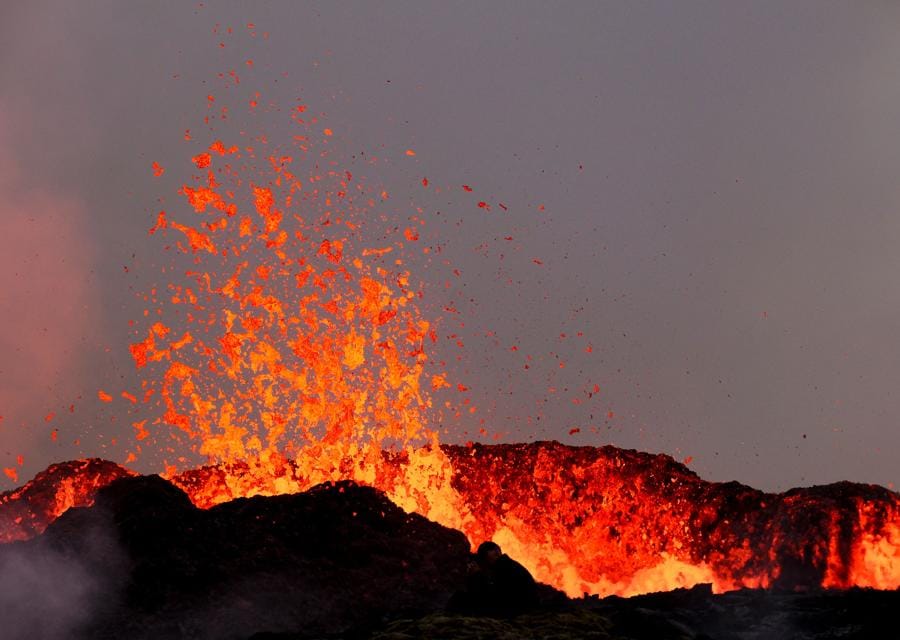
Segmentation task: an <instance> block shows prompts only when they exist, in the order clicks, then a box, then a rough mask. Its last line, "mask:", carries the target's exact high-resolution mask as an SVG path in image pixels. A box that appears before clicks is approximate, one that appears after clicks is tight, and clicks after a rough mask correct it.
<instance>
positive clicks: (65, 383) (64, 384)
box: [0, 104, 95, 453]
mask: <svg viewBox="0 0 900 640" xmlns="http://www.w3.org/2000/svg"><path fill="white" fill-rule="evenodd" d="M16 120H17V122H18V125H21V122H20V120H21V117H20V116H17V118H16ZM10 126H11V119H8V118H5V117H4V112H3V105H2V104H0V291H2V292H3V293H2V296H0V416H3V419H2V420H0V433H2V441H3V444H4V446H5V449H6V452H10V451H11V452H13V453H19V452H21V451H22V449H23V448H24V447H25V446H26V445H27V440H28V439H29V435H28V432H27V431H23V430H21V429H18V428H17V427H18V426H19V425H21V424H23V423H26V422H27V423H30V424H33V423H34V422H35V421H38V420H40V421H42V420H43V419H44V418H47V419H50V420H52V418H51V417H50V414H51V413H52V412H54V411H58V410H59V407H60V405H61V404H63V403H66V402H67V401H68V400H69V395H68V394H69V393H70V392H71V391H70V389H69V388H68V387H70V386H71V385H72V384H73V381H72V379H73V378H75V377H76V376H74V375H73V374H72V366H73V364H74V362H75V361H76V358H77V356H78V354H79V352H80V349H81V347H82V343H83V342H84V338H85V335H86V334H87V333H88V330H89V328H90V326H91V322H92V320H91V308H92V303H91V301H92V298H93V294H92V286H91V279H92V262H93V257H94V253H95V252H94V249H93V246H92V243H91V240H90V237H89V232H88V229H87V226H88V225H87V224H86V219H87V217H86V216H85V212H84V207H83V206H82V205H81V204H80V203H79V201H77V200H76V199H74V198H72V197H69V196H67V195H66V194H63V193H60V192H59V191H58V190H56V189H54V188H53V187H52V186H50V185H41V184H40V179H39V177H36V176H25V175H24V174H23V172H22V169H21V167H20V166H19V163H18V162H17V160H16V157H15V152H14V148H13V145H11V144H10V143H9V141H10V138H11V131H10Z"/></svg>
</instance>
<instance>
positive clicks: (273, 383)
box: [0, 105, 900, 596]
mask: <svg viewBox="0 0 900 640" xmlns="http://www.w3.org/2000/svg"><path fill="white" fill-rule="evenodd" d="M291 113H292V119H293V122H294V123H295V126H297V127H298V130H297V132H296V135H294V136H293V138H292V140H293V142H292V146H291V148H290V149H288V150H282V149H270V148H269V147H268V142H267V141H266V139H265V138H264V137H262V136H260V137H259V138H256V139H254V140H253V141H252V142H251V141H249V140H241V141H240V142H241V144H240V145H238V144H234V143H231V142H228V143H225V142H222V141H214V142H213V143H212V144H209V145H206V146H204V147H202V148H198V149H195V150H194V152H193V170H192V171H193V174H194V175H193V177H192V178H191V179H190V180H189V181H188V183H187V184H184V185H183V186H182V188H181V195H182V196H183V197H184V199H185V201H186V205H187V206H183V208H182V210H180V211H174V212H172V211H163V212H159V213H158V215H157V217H156V225H155V226H154V227H153V229H152V230H151V233H152V234H154V236H155V237H157V238H158V237H159V236H164V237H165V238H166V240H167V241H172V242H173V244H172V245H170V246H171V247H174V248H176V249H178V250H180V253H179V254H178V255H179V256H180V257H179V260H183V261H184V266H185V268H184V270H183V272H182V274H183V275H182V276H178V277H177V278H174V279H173V280H172V281H171V282H168V283H167V284H166V285H165V287H164V288H163V287H160V288H158V289H157V290H154V291H153V292H151V293H150V294H148V296H147V301H148V309H147V311H146V313H145V316H146V317H147V318H151V319H152V320H150V323H149V326H145V327H144V329H143V330H142V334H141V335H140V336H139V337H138V339H137V340H136V342H135V343H134V344H133V345H132V346H131V354H132V356H133V358H134V361H135V363H136V366H137V367H138V369H139V371H140V372H141V375H142V377H143V388H142V389H140V390H139V392H136V393H130V392H127V391H125V392H123V396H125V397H126V398H128V399H130V400H131V401H132V402H133V403H135V404H136V405H137V409H135V411H138V410H140V411H142V412H143V413H144V414H145V415H149V416H151V417H149V418H146V419H143V420H139V421H136V422H135V423H134V429H135V435H136V440H137V442H136V446H135V448H134V451H133V452H132V453H131V454H130V455H129V458H128V460H127V461H126V463H129V462H132V461H134V460H136V459H137V458H138V457H140V456H143V455H146V454H147V453H148V451H154V452H158V451H163V452H166V453H167V454H168V455H169V456H170V458H169V461H168V462H167V463H166V464H165V474H164V475H165V477H166V478H167V479H169V480H170V481H171V482H172V483H174V484H175V485H177V486H179V487H181V488H182V489H183V490H185V492H186V493H187V494H188V495H189V497H190V498H191V500H192V501H193V502H194V503H195V504H196V505H197V506H200V507H209V506H212V505H215V504H218V503H221V502H225V501H228V500H232V499H234V498H238V497H245V496H253V495H274V494H283V493H290V492H297V491H303V490H305V489H308V488H309V487H311V486H313V485H316V484H318V483H321V482H324V481H329V480H339V479H350V480H354V481H356V482H358V483H362V484H367V485H371V486H374V487H376V488H378V489H380V490H382V491H384V492H385V494H386V495H387V496H388V497H389V498H390V499H391V500H393V501H394V502H395V503H397V504H398V505H400V506H401V507H403V508H404V509H406V510H409V511H416V512H418V513H420V514H422V515H424V516H426V517H428V518H430V519H432V520H435V521H437V522H439V523H441V524H444V525H446V526H449V527H454V528H457V529H459V530H461V531H463V532H464V533H465V534H466V535H467V536H468V538H469V540H470V542H471V543H472V544H473V545H477V544H478V543H479V542H480V541H482V540H485V539H494V540H496V541H497V542H499V543H500V544H501V545H502V546H503V548H504V550H505V551H507V552H508V553H510V554H511V555H512V556H514V557H516V558H517V559H519V560H520V561H521V562H522V563H523V564H525V565H526V566H527V567H528V568H529V569H530V570H531V571H532V572H533V573H534V575H535V577H536V578H538V579H539V580H541V581H544V582H547V583H549V584H552V585H554V586H556V587H558V588H560V589H563V590H564V591H566V592H567V593H568V594H570V595H575V596H577V595H581V594H582V593H584V592H590V593H600V594H621V595H632V594H638V593H645V592H650V591H658V590H667V589H673V588H677V587H684V586H691V585H694V584H697V583H712V584H713V585H714V587H715V589H717V590H719V591H723V590H729V589H735V588H740V587H819V586H821V587H849V586H853V585H858V586H871V587H876V588H881V589H894V588H897V587H900V497H898V495H897V494H895V493H893V492H890V491H888V490H886V489H882V488H879V487H873V486H867V485H854V484H849V483H842V484H836V485H830V486H827V487H818V488H812V489H798V490H793V491H788V492H786V493H782V494H766V493H763V492H760V491H756V490H753V489H751V488H748V487H745V486H743V485H739V484H737V483H729V484H715V483H708V482H705V481H703V480H701V479H700V478H698V477H697V476H696V475H695V474H694V473H692V472H691V471H689V470H688V469H687V468H685V467H684V466H683V465H680V464H678V463H676V462H675V461H674V460H672V459H671V458H670V457H668V456H663V455H650V454H643V453H638V452H634V451H626V450H620V449H616V448H614V447H602V448H594V447H569V446H565V445H561V444H558V443H546V442H545V443H534V444H528V445H525V444H522V445H471V446H448V445H441V444H440V443H439V441H438V437H437V433H436V432H435V431H434V430H433V428H430V427H429V425H433V424H436V423H437V420H436V419H435V415H436V412H437V411H438V409H440V410H441V411H444V410H446V411H447V412H449V413H450V414H454V413H456V414H458V413H460V412H461V409H460V408H459V407H457V406H455V405H454V404H453V403H452V402H450V401H447V402H446V403H444V404H442V406H441V407H435V406H433V393H434V392H436V391H438V390H440V389H442V388H445V387H450V386H451V385H450V383H449V381H448V379H447V378H448V375H447V373H446V372H445V371H443V370H442V367H441V366H439V363H434V362H432V361H431V360H429V349H430V348H431V345H432V344H433V343H434V342H436V341H437V340H438V332H437V331H436V328H435V323H436V322H437V319H436V318H428V317H426V316H427V314H426V313H424V312H423V310H422V306H421V305H422V303H421V301H422V299H423V298H425V297H426V285H425V284H424V283H421V282H419V281H417V279H416V277H415V276H414V274H413V270H412V268H411V267H410V265H414V264H416V263H417V260H422V259H423V256H428V254H429V252H430V251H431V249H430V248H429V246H426V243H424V242H423V241H422V240H420V238H421V237H422V233H421V232H422V230H423V229H424V225H425V222H424V218H423V215H422V213H421V211H416V210H415V208H414V207H413V208H412V209H411V210H410V212H409V214H408V215H407V216H406V217H405V219H403V221H402V222H398V220H397V215H398V214H397V212H396V210H392V209H390V208H389V207H390V206H392V205H389V197H390V196H389V194H388V193H387V192H386V191H384V190H383V189H380V188H377V187H371V186H369V185H367V184H366V183H365V181H364V180H362V179H360V178H359V177H356V176H354V175H353V172H351V171H349V170H348V169H347V168H345V167H342V166H339V164H338V162H337V161H336V160H335V159H334V157H333V155H332V153H331V151H330V147H329V140H332V135H333V134H332V132H331V130H329V129H321V128H320V125H319V124H318V123H317V121H316V119H315V118H310V117H309V116H308V115H307V114H306V108H305V107H304V106H303V105H297V106H296V107H295V108H294V109H293V110H292V112H291ZM257 158H264V159H265V160H264V161H262V162H261V164H257V162H258V161H257ZM159 174H161V171H160V172H158V175H159ZM174 271H175V270H174V269H169V270H168V271H167V274H168V275H169V276H170V275H171V274H172V273H173V272H174ZM460 387H461V385H460ZM190 456H193V458H190ZM198 459H205V460H208V464H207V465H206V466H200V467H198V468H194V469H189V467H191V466H195V465H194V464H193V463H192V462H191V460H198ZM185 469H188V470H185ZM130 473H131V472H130V471H128V470H126V469H125V468H123V467H120V466H118V465H115V464H113V463H108V462H103V461H99V460H89V461H83V462H77V463H65V464H63V465H56V466H54V467H51V468H50V469H48V471H46V472H45V473H43V474H41V475H39V476H38V477H37V478H35V479H34V480H33V481H31V482H30V483H28V484H27V485H25V486H24V487H22V488H20V489H17V490H15V491H13V492H9V493H7V494H4V495H3V496H0V540H3V541H11V540H20V539H24V538H28V537H31V536H33V535H36V534H38V533H40V532H41V531H42V530H43V529H44V528H45V527H46V526H47V524H48V523H49V522H51V521H52V520H53V519H54V518H56V517H57V516H59V515H60V513H62V511H64V510H65V509H66V508H68V507H72V506H83V505H89V504H91V501H92V499H93V494H94V493H95V491H96V490H97V488H98V487H100V486H103V485H105V484H108V483H109V482H111V481H113V480H115V479H116V478H118V477H121V476H123V475H128V474H130Z"/></svg>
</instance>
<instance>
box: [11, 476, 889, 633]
mask: <svg viewBox="0 0 900 640" xmlns="http://www.w3.org/2000/svg"><path fill="white" fill-rule="evenodd" d="M468 553H469V545H468V542H467V540H466V539H465V537H464V536H463V535H462V534H461V533H460V532H458V531H455V530H452V529H448V528H446V527H443V526H441V525H438V524H436V523H433V522H431V521H429V520H427V519H425V518H423V517H421V516H419V515H415V514H408V513H406V512H404V511H402V510H401V509H399V508H398V507H397V506H395V505H394V504H393V503H391V502H390V501H389V500H387V499H386V498H385V497H384V495H383V494H381V493H379V492H378V491H376V490H374V489H371V488H367V487H360V486H357V485H354V484H352V483H337V484H329V485H320V486H319V487H316V488H314V489H312V490H310V491H307V492H305V493H301V494H295V495H285V496H276V497H257V498H249V499H238V500H234V501H232V502H228V503H225V504H222V505H219V506H217V507H213V508H211V509H208V510H201V509H197V508H196V507H194V506H193V505H192V504H191V502H190V500H188V498H187V496H186V495H185V494H184V493H183V492H182V491H181V490H180V489H178V488H176V487H175V486H173V485H172V484H169V483H168V482H166V481H165V480H162V479H161V478H159V477H157V476H143V477H126V478H122V479H119V480H117V481H115V482H113V483H112V484H110V485H109V486H107V487H105V488H102V489H100V490H99V492H98V493H97V496H96V502H95V504H94V506H92V507H89V508H75V509H70V510H69V511H67V512H66V513H64V514H63V515H62V516H61V517H60V518H58V519H57V520H56V521H55V522H53V523H52V524H50V526H49V527H48V528H47V530H46V531H45V532H44V533H43V534H42V535H40V536H37V537H35V538H33V539H31V540H28V541H24V542H13V543H9V544H6V545H0V576H2V578H0V621H2V622H0V637H3V638H10V639H18V638H23V639H24V638H47V639H48V640H54V639H56V638H79V637H80V638H98V639H104V638H138V639H140V638H229V639H230V638H233V639H243V638H254V639H256V640H261V639H264V638H270V639H272V638H279V639H282V640H288V639H301V638H303V639H307V638H347V639H348V640H349V639H362V638H373V639H374V638H378V639H380V640H388V639H390V640H400V639H404V640H405V639H408V638H448V639H449V638H461V639H465V638H504V639H506V638H560V639H561V638H622V639H625V638H632V639H644V638H647V639H650V638H653V639H666V638H688V639H700V638H715V639H722V640H732V639H734V640H738V639H741V640H750V639H756V638H759V639H763V638H765V639H778V638H796V639H801V640H802V639H814V638H815V639H826V638H828V639H831V638H834V639H837V638H841V639H846V638H892V637H898V636H900V633H893V632H890V631H888V630H889V629H890V628H891V626H890V625H891V624H892V623H894V621H895V620H896V619H897V612H900V594H898V592H896V591H892V592H884V591H871V590H848V591H833V592H831V591H822V590H816V591H805V592H794V591H753V590H745V591H737V592H732V593H727V594H722V595H713V594H712V593H711V591H710V590H709V588H708V587H697V588H694V589H691V590H681V591H674V592H669V593H661V594H653V595H647V596H640V597H635V598H628V599H623V598H606V599H599V598H585V599H581V600H568V599H566V598H564V597H562V596H561V594H559V593H557V592H554V591H553V590H552V589H550V588H549V587H548V588H546V589H545V590H544V591H543V594H544V598H543V600H544V604H543V607H542V609H541V610H539V611H535V612H533V613H529V614H527V615H523V616H519V617H517V618H511V619H492V618H472V617H465V616H453V615H446V614H445V613H443V607H444V604H445V603H446V602H447V600H448V599H449V597H450V595H451V594H452V593H453V592H454V591H455V590H457V589H458V588H460V586H461V584H462V582H463V580H464V572H465V570H466V563H467V560H468V558H469V555H468ZM894 624H895V623H894Z"/></svg>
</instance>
